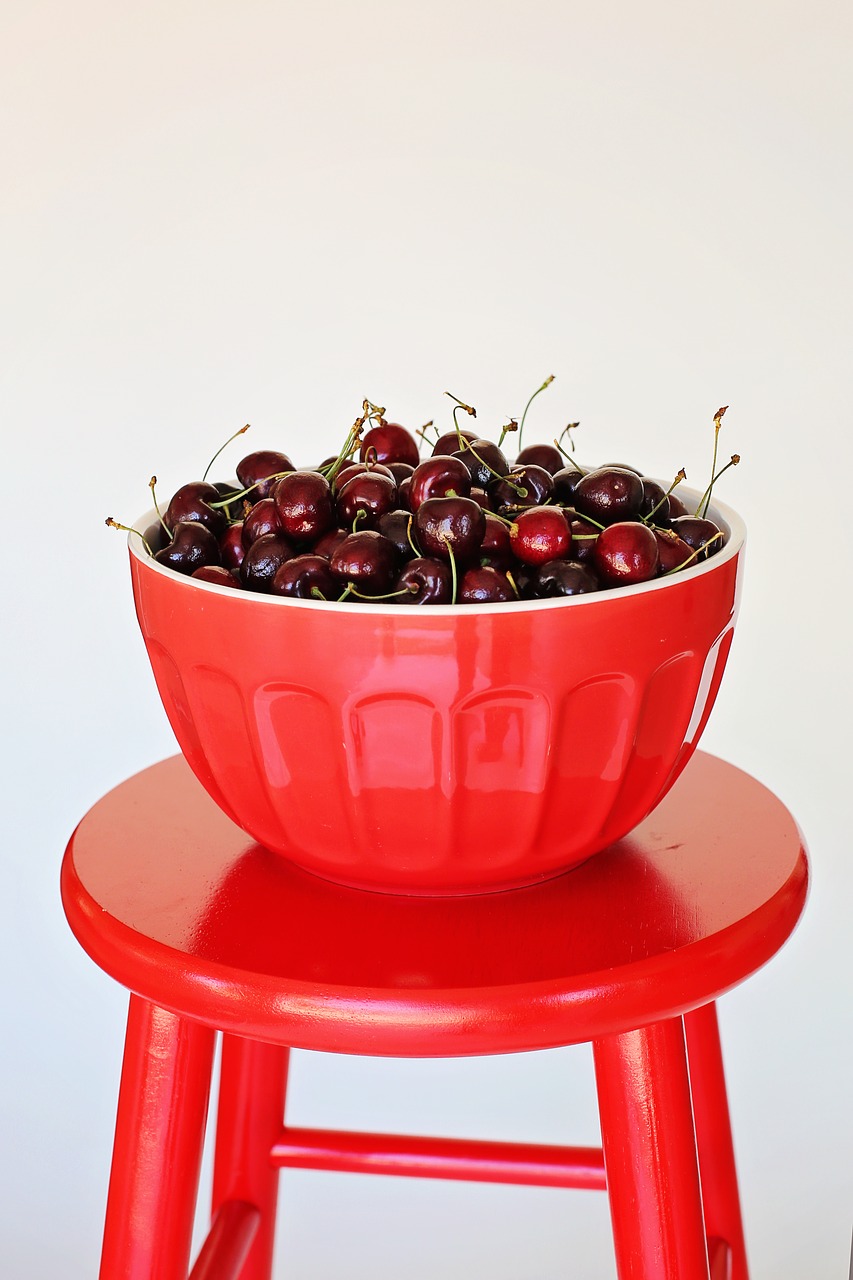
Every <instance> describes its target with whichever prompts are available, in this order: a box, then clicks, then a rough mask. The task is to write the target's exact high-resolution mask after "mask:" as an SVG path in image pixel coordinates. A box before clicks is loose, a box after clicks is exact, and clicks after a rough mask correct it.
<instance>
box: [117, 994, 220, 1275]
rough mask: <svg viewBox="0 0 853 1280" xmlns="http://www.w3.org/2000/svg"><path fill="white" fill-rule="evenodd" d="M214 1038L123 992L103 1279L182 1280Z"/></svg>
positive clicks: (189, 1243) (186, 1263)
mask: <svg viewBox="0 0 853 1280" xmlns="http://www.w3.org/2000/svg"><path fill="white" fill-rule="evenodd" d="M214 1037H215V1033H214V1032H213V1031H211V1030H210V1029H209V1028H208V1027H203V1026H200V1025H199V1024H198V1023H195V1022H188V1021H186V1020H185V1019H184V1018H179V1017H177V1016H176V1015H175V1014H172V1013H167V1012H166V1011H165V1010H164V1009H160V1008H158V1007H157V1006H156V1005H153V1004H149V1002H148V1001H147V1000H143V999H141V998H140V997H139V996H135V995H132V996H131V997H130V1008H129V1010H128V1016H127V1037H126V1040H125V1049H124V1061H123V1064H122V1072H121V1086H120V1089H119V1102H118V1115H117V1119H116V1131H115V1142H114V1146H113V1163H112V1171H111V1174H110V1189H109V1195H108V1198H107V1218H106V1226H105V1228H104V1245H103V1252H102V1254H101V1271H100V1275H101V1280H187V1272H188V1271H189V1258H190V1248H191V1246H192V1229H193V1219H194V1216H195V1204H196V1195H197V1193H198V1178H199V1168H200V1165H201V1153H202V1147H203V1145H204V1128H205V1121H206V1118H207V1103H208V1095H209V1092H210V1073H211V1068H212V1064H213V1045H214Z"/></svg>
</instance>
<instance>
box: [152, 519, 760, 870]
mask: <svg viewBox="0 0 853 1280" xmlns="http://www.w3.org/2000/svg"><path fill="white" fill-rule="evenodd" d="M697 496H698V495H697ZM712 514H714V513H713V512H712ZM715 514H716V518H717V519H718V520H720V521H721V523H722V524H723V525H724V526H725V527H726V528H727V530H728V532H729V535H730V536H729V540H728V543H727V544H726V546H725V547H724V548H723V550H722V551H720V552H719V553H718V554H717V555H716V556H714V557H713V559H711V560H709V561H707V562H706V563H704V564H701V565H696V566H694V567H691V568H688V569H686V570H683V571H682V572H680V573H676V574H673V575H671V576H669V577H667V578H663V579H658V580H656V581H654V582H651V583H645V584H643V585H641V586H636V587H626V588H622V589H619V590H615V591H606V592H601V593H596V594H593V595H587V596H579V597H574V598H570V599H564V600H550V601H536V602H519V603H516V604H500V605H491V606H489V605H477V606H473V605H443V606H427V607H417V606H416V607H400V606H393V605H391V606H389V605H354V604H351V603H344V604H324V603H321V602H314V601H302V600H295V599H290V598H284V597H278V596H266V595H260V594H257V593H252V592H242V591H232V590H229V589H228V588H223V587H217V586H212V585H209V584H207V583H203V582H199V581H196V580H194V579H190V578H188V577H183V576H181V575H179V574H176V573H174V572H172V571H171V570H169V569H165V568H162V567H161V566H160V565H158V564H157V563H156V562H155V561H153V560H152V559H151V558H150V557H149V556H148V555H147V553H146V552H145V551H144V549H143V548H142V547H141V545H140V543H139V540H138V539H137V538H135V537H133V536H131V539H130V542H131V556H130V562H131V572H132V577H133V590H134V596H135V600H136V608H137V614H138V617H139V623H140V626H141V628H142V633H143V636H144V637H145V643H146V646H147V648H148V654H149V657H150V659H151V665H152V667H153V670H154V676H155V679H156V681H157V686H158V689H159V691H160V696H161V698H162V700H163V705H164V707H165V709H166V713H167V715H168V717H169V721H170V723H171V725H172V728H173V729H174V732H175V735H176V737H177V739H178V742H179V744H180V747H181V750H182V751H183V753H184V755H185V756H186V758H187V760H188V762H189V764H190V766H191V768H192V769H193V771H194V773H195V774H196V776H197V777H198V779H199V780H200V781H201V783H202V784H203V785H204V786H205V788H206V789H207V791H208V792H209V793H210V795H211V796H212V797H213V799H214V800H215V801H216V802H217V804H218V805H219V806H220V808H221V809H223V810H224V812H225V813H227V814H228V816H229V817H230V818H232V819H233V821H234V822H236V823H237V824H238V826H240V827H242V828H243V830H244V831H246V832H247V833H248V834H249V835H251V836H252V837H253V838H254V839H255V840H257V841H258V842H259V843H260V844H262V845H265V846H266V847H267V848H268V849H271V850H274V851H275V852H276V853H280V854H283V855H285V856H286V857H287V858H290V859H291V860H292V861H293V862H296V863H298V864H299V865H300V866H302V867H304V868H306V869H307V870H308V871H312V872H314V873H315V874H317V875H320V876H324V877H326V878H327V879H329V880H335V881H339V882H340V883H343V884H348V885H354V886H356V887H361V888H370V889H380V890H385V891H389V892H395V893H421V894H423V893H426V894H454V893H476V892H484V891H489V890H495V889H504V888H511V887H516V886H519V885H524V884H531V883H534V882H536V881H538V880H542V879H545V878H547V877H549V876H553V875H557V874H559V873H560V872H562V871H566V870H568V869H569V868H570V867H573V866H575V865H576V864H577V863H579V862H582V861H584V860H585V859H586V858H588V857H589V856H590V855H591V854H593V853H595V852H597V851H598V850H600V849H603V848H605V847H606V846H607V845H608V844H610V843H612V842H613V841H614V840H618V839H619V838H620V837H622V836H624V835H626V834H627V832H629V831H630V830H631V829H632V828H633V827H635V826H636V825H637V823H639V822H641V821H642V820H643V819H644V818H645V817H647V815H648V814H649V813H650V812H651V811H652V809H653V808H654V807H655V805H656V804H657V803H658V801H659V800H661V798H662V797H663V796H664V794H665V793H666V792H667V790H668V789H669V788H670V786H671V785H672V783H673V782H674V781H675V779H676V778H677V777H678V775H679V773H680V772H681V770H682V769H683V768H684V766H685V764H686V763H687V761H688V760H689V758H690V756H691V754H692V753H693V750H694V749H695V747H696V745H697V743H698V741H699V738H700V736H701V734H702V731H703V729H704V727H705V723H706V721H707V718H708V715H709V713H710V710H711V706H712V704H713V702H714V699H715V697H716V694H717V690H718V688H719V684H720V680H721V678H722V674H723V669H724V667H725V663H726V658H727V656H728V652H729V647H730V644H731V640H732V632H733V628H734V623H735V616H736V613H737V606H738V600H739V587H740V579H741V567H742V562H743V543H744V528H743V525H742V522H741V521H740V519H739V517H738V516H737V515H736V514H735V513H734V512H733V511H731V510H730V509H728V508H726V507H724V506H722V505H720V504H718V505H717V507H716V513H715Z"/></svg>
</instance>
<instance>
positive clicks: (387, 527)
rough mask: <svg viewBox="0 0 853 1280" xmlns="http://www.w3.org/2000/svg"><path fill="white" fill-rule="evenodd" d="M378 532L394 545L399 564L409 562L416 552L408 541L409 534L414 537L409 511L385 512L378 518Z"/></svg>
mask: <svg viewBox="0 0 853 1280" xmlns="http://www.w3.org/2000/svg"><path fill="white" fill-rule="evenodd" d="M379 532H380V533H381V534H382V536H383V537H384V538H388V539H389V540H390V541H391V542H393V543H394V546H395V547H396V548H397V551H398V553H399V556H400V564H403V563H404V562H405V561H406V560H411V559H412V557H413V556H414V555H416V552H415V551H414V549H413V547H412V544H411V542H410V541H409V536H410V534H411V535H412V536H413V535H414V529H413V527H412V513H411V511H402V510H399V509H398V510H396V511H386V512H385V515H384V516H380V517H379Z"/></svg>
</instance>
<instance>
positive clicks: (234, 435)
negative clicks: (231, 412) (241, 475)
mask: <svg viewBox="0 0 853 1280" xmlns="http://www.w3.org/2000/svg"><path fill="white" fill-rule="evenodd" d="M248 430H249V423H248V422H247V423H246V425H245V427H241V428H240V430H239V431H235V432H234V434H233V436H229V437H228V439H227V440H226V441H225V444H223V445H220V447H219V448H218V449H217V450H216V453H215V454H214V455H213V457H212V458H211V459H210V462H208V464H207V466H206V467H205V469H204V475H203V476H202V478H201V482H202V484H204V482H205V480H206V479H207V473H208V471H210V468H211V467H212V466H213V464H214V462H215V461H216V459H217V458H218V457H219V455H220V453H222V450H223V449H227V448H228V446H229V444H230V443H231V441H232V440H236V439H237V437H238V436H242V435H245V433H246V432H247V431H248Z"/></svg>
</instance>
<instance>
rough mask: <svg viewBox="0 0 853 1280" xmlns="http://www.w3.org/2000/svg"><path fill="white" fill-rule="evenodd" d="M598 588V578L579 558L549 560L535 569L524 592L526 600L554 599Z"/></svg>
mask: <svg viewBox="0 0 853 1280" xmlns="http://www.w3.org/2000/svg"><path fill="white" fill-rule="evenodd" d="M598 590H599V581H598V578H597V577H596V576H595V574H594V573H593V572H592V570H591V569H590V568H588V567H587V566H586V565H582V564H579V563H578V561H577V560H549V561H548V562H547V563H546V564H540V565H537V567H536V568H535V569H534V570H533V572H532V574H531V575H530V578H529V579H528V580H527V582H526V583H525V586H524V591H523V593H522V594H523V596H524V598H525V600H553V599H556V598H557V597H558V596H584V595H588V594H589V592H591V591H598Z"/></svg>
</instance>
